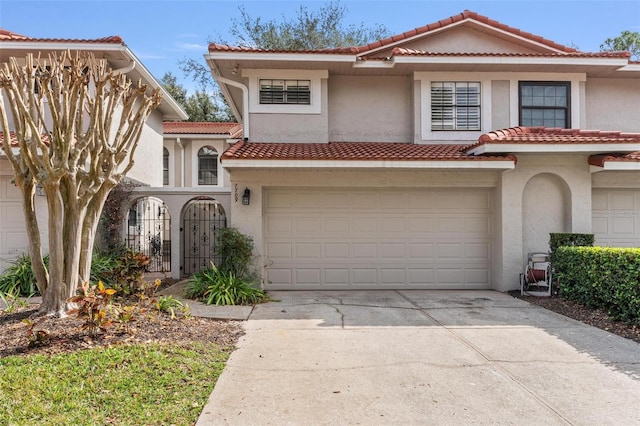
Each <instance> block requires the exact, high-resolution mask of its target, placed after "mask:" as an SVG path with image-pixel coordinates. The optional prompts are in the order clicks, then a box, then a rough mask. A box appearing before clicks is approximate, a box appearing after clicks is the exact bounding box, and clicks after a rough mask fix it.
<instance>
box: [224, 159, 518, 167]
mask: <svg viewBox="0 0 640 426" xmlns="http://www.w3.org/2000/svg"><path fill="white" fill-rule="evenodd" d="M222 164H223V166H224V167H225V168H228V169H232V168H243V169H308V168H313V169H318V168H322V169H483V170H489V169H491V170H511V169H514V168H515V165H516V164H515V161H514V160H508V159H505V160H477V159H473V160H412V161H399V160H244V159H235V158H222Z"/></svg>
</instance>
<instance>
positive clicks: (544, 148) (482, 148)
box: [467, 142, 640, 155]
mask: <svg viewBox="0 0 640 426" xmlns="http://www.w3.org/2000/svg"><path fill="white" fill-rule="evenodd" d="M635 151H640V142H638V143H565V144H563V143H526V142H514V143H484V144H482V145H478V146H475V147H473V148H471V149H469V150H468V151H467V154H471V155H483V154H499V153H504V152H508V153H513V154H518V153H539V154H554V153H556V154H557V153H569V154H575V153H584V154H593V153H599V152H611V153H614V152H620V153H628V152H635Z"/></svg>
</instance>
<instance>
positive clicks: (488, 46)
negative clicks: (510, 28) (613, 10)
mask: <svg viewBox="0 0 640 426" xmlns="http://www.w3.org/2000/svg"><path fill="white" fill-rule="evenodd" d="M396 47H402V48H406V49H414V50H419V51H425V52H432V53H547V52H549V51H550V49H548V48H545V49H542V48H540V47H538V48H537V49H534V48H533V47H534V46H533V45H531V44H530V43H525V42H521V41H520V40H519V39H514V38H513V37H511V38H507V37H505V36H500V35H498V34H496V33H491V32H487V31H486V30H484V29H482V28H480V27H478V26H476V25H472V24H468V25H460V26H457V27H455V28H448V29H445V30H442V31H439V32H436V33H433V34H427V35H424V36H423V37H420V38H417V39H415V40H410V41H407V42H405V43H401V44H398V45H395V46H393V47H391V48H388V49H384V50H381V51H377V52H375V53H372V54H371V55H372V56H376V57H387V56H392V55H393V54H392V51H393V49H394V48H396ZM536 47H537V46H536Z"/></svg>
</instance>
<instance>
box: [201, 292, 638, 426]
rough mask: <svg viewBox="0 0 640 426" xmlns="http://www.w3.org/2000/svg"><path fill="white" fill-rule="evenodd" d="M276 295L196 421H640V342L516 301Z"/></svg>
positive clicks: (260, 311)
mask: <svg viewBox="0 0 640 426" xmlns="http://www.w3.org/2000/svg"><path fill="white" fill-rule="evenodd" d="M271 295H272V297H274V298H275V299H278V300H279V301H278V302H270V303H267V304H264V305H259V306H256V307H255V309H254V310H253V312H252V313H251V315H250V316H249V320H248V321H247V322H246V323H245V326H246V330H247V332H246V335H245V336H243V338H242V339H241V340H240V342H239V344H238V349H237V350H236V351H235V352H234V353H233V354H232V356H231V358H230V360H229V362H228V364H227V366H226V368H225V370H224V372H223V374H222V376H221V377H220V379H219V381H218V383H217V385H216V387H215V390H214V391H213V393H212V395H211V398H210V400H209V403H208V405H207V406H206V407H205V409H204V411H203V413H202V415H201V416H200V419H199V420H198V423H197V424H198V425H218V424H246V425H258V424H260V425H269V424H272V425H281V424H300V425H303V424H304V425H316V424H326V425H329V424H331V425H338V424H340V425H343V424H362V425H371V424H393V425H399V424H402V425H410V424H421V425H422V424H429V425H431V424H433V425H446V424H450V425H459V424H518V425H521V424H527V425H529V424H532V425H536V424H537V425H555V424H572V425H624V424H629V425H631V424H633V425H637V424H640V409H639V406H638V401H640V345H638V344H636V343H634V342H632V341H630V340H627V339H623V338H620V337H618V336H615V335H612V334H610V333H607V332H605V331H601V330H599V329H596V328H593V327H589V326H585V325H583V324H581V323H579V322H577V321H574V320H571V319H568V318H566V317H563V316H561V315H557V314H555V313H553V312H549V311H546V310H544V309H542V308H539V307H537V306H534V305H530V304H528V303H526V302H524V301H521V300H518V299H514V298H512V297H510V296H509V295H506V294H503V293H498V292H492V291H417V290H415V291H348V292H347V291H344V292H337V291H331V292H308V291H304V292H272V293H271Z"/></svg>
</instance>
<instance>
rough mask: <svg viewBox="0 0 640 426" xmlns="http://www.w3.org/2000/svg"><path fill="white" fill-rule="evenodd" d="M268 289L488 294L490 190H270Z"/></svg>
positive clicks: (267, 203) (267, 200) (267, 207)
mask: <svg viewBox="0 0 640 426" xmlns="http://www.w3.org/2000/svg"><path fill="white" fill-rule="evenodd" d="M264 203H265V204H264V209H265V211H264V232H265V253H266V257H267V264H268V265H269V266H268V267H267V283H266V284H265V287H266V288H267V289H273V290H275V289H342V288H344V289H384V288H387V289H388V288H405V289H406V288H421V289H436V288H451V289H470V288H477V289H480V288H482V289H485V288H491V284H490V261H491V240H492V226H491V221H492V217H491V216H492V197H491V192H490V191H489V190H486V189H441V190H433V189H431V190H423V189H420V190H412V189H384V190H381V189H360V188H358V189H309V188H304V189H302V188H293V189H280V188H278V189H268V190H266V191H265V200H264Z"/></svg>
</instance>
